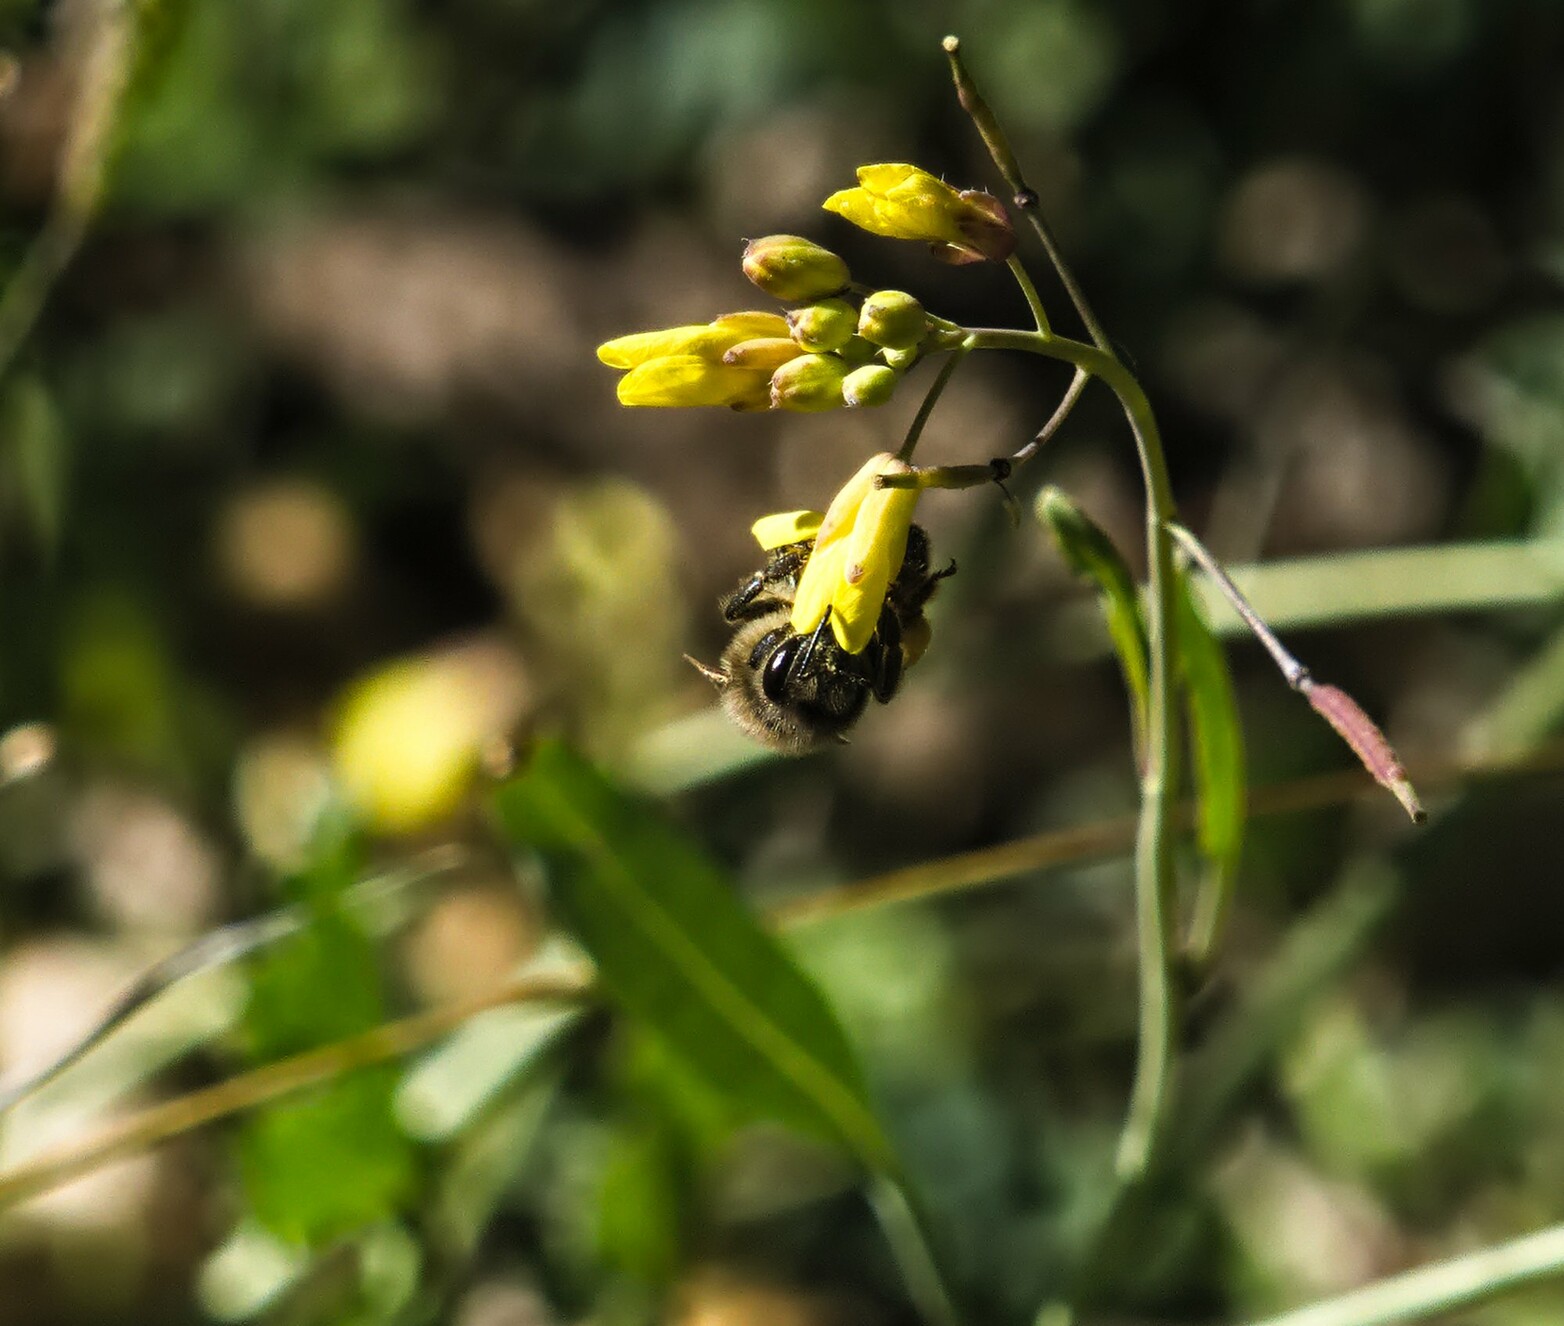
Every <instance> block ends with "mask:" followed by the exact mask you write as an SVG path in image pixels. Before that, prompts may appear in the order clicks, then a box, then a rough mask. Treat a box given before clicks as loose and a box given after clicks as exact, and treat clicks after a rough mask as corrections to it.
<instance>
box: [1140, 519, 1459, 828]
mask: <svg viewBox="0 0 1564 1326" xmlns="http://www.w3.org/2000/svg"><path fill="white" fill-rule="evenodd" d="M1168 529H1169V532H1170V533H1171V534H1172V535H1173V537H1174V538H1175V539H1177V540H1178V544H1179V546H1180V547H1181V548H1182V549H1183V550H1184V551H1185V552H1186V553H1188V554H1189V556H1190V557H1191V558H1193V559H1194V561H1195V562H1197V563H1198V564H1199V566H1200V569H1201V570H1202V571H1204V572H1205V573H1206V575H1208V576H1209V577H1210V578H1211V579H1212V581H1213V582H1215V584H1216V586H1217V588H1218V589H1220V590H1221V591H1222V596H1223V597H1224V598H1225V599H1226V600H1227V602H1228V604H1229V605H1230V606H1231V607H1232V609H1233V611H1234V612H1236V613H1237V614H1238V616H1239V618H1240V620H1241V621H1242V622H1243V623H1244V625H1245V626H1247V627H1248V628H1249V630H1250V631H1251V632H1252V633H1253V634H1254V636H1255V638H1256V639H1257V640H1259V642H1260V643H1261V644H1262V645H1264V646H1265V648H1266V651H1267V652H1268V653H1269V654H1270V655H1271V657H1272V658H1273V659H1275V660H1276V666H1277V667H1278V668H1280V669H1281V673H1282V676H1283V677H1285V678H1286V680H1287V684H1288V685H1289V686H1291V687H1292V688H1293V690H1295V691H1297V692H1298V693H1299V694H1300V695H1302V696H1303V697H1304V699H1306V700H1307V701H1308V702H1309V704H1310V705H1311V706H1312V707H1313V709H1314V712H1315V713H1317V714H1319V716H1320V717H1321V718H1323V719H1324V720H1325V721H1326V722H1327V723H1329V724H1330V725H1331V727H1333V728H1335V729H1336V732H1337V734H1338V735H1339V736H1340V737H1341V739H1342V740H1343V741H1345V742H1346V743H1347V745H1349V746H1351V747H1352V750H1353V752H1354V754H1356V755H1357V757H1358V759H1360V760H1362V761H1363V767H1364V768H1365V769H1367V770H1368V771H1369V773H1371V774H1372V775H1373V776H1374V781H1375V782H1377V783H1378V784H1379V785H1380V786H1381V787H1383V788H1385V789H1386V790H1387V791H1389V792H1390V794H1391V795H1392V796H1394V797H1395V798H1396V800H1397V801H1399V802H1400V803H1401V805H1402V808H1403V809H1404V810H1405V811H1406V813H1407V814H1408V815H1409V816H1411V819H1412V822H1413V823H1414V824H1421V823H1422V822H1423V821H1424V820H1425V819H1427V818H1428V816H1427V814H1426V813H1425V812H1424V810H1423V806H1422V803H1421V802H1420V801H1419V800H1418V799H1417V791H1416V790H1415V789H1414V788H1413V786H1412V782H1411V780H1410V779H1409V778H1408V777H1407V774H1406V770H1405V769H1404V768H1402V767H1401V761H1400V759H1399V758H1398V757H1397V755H1396V753H1395V751H1394V750H1393V749H1392V748H1391V745H1390V743H1389V742H1388V741H1387V740H1386V739H1385V734H1384V733H1383V732H1381V731H1380V730H1379V726H1378V725H1377V724H1376V723H1375V722H1374V720H1373V719H1371V718H1370V717H1369V716H1368V714H1366V713H1365V712H1364V711H1363V706H1362V705H1360V704H1359V703H1358V702H1357V701H1356V700H1354V699H1353V698H1352V697H1351V696H1350V695H1348V694H1347V692H1346V691H1344V690H1342V689H1341V688H1340V687H1339V686H1327V685H1322V684H1321V683H1319V682H1317V681H1315V680H1314V677H1313V675H1312V674H1311V673H1310V672H1309V669H1308V668H1306V667H1304V666H1303V664H1302V663H1300V662H1299V661H1298V660H1297V658H1296V657H1294V656H1293V654H1292V653H1291V652H1290V651H1289V650H1288V649H1287V647H1286V646H1285V645H1283V644H1282V642H1281V641H1280V640H1278V639H1277V638H1276V633H1275V632H1274V631H1272V630H1271V628H1270V627H1269V626H1267V625H1266V624H1265V621H1264V619H1263V618H1262V617H1261V616H1260V614H1259V613H1258V612H1256V611H1255V609H1254V605H1253V604H1252V603H1250V602H1249V600H1248V599H1246V598H1245V597H1244V594H1243V591H1242V590H1240V589H1239V588H1238V586H1237V585H1235V584H1234V583H1233V578H1232V577H1231V576H1230V575H1228V574H1227V572H1226V571H1224V570H1223V569H1222V565H1221V563H1220V562H1218V561H1217V560H1216V558H1215V557H1213V556H1212V555H1211V551H1210V549H1208V548H1207V547H1206V546H1205V544H1203V543H1201V542H1200V540H1199V539H1197V538H1196V537H1195V536H1194V535H1193V534H1191V533H1190V532H1189V530H1187V529H1185V528H1184V527H1183V526H1182V525H1170V526H1169V527H1168Z"/></svg>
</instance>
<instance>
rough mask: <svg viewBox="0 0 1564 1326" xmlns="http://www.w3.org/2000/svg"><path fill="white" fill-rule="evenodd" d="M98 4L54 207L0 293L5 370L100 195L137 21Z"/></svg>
mask: <svg viewBox="0 0 1564 1326" xmlns="http://www.w3.org/2000/svg"><path fill="white" fill-rule="evenodd" d="M99 8H100V11H101V12H100V14H99V16H98V18H97V29H96V31H95V32H94V33H93V34H92V37H91V39H90V41H89V43H88V46H87V50H86V55H85V57H84V58H83V60H82V64H81V74H80V87H79V90H78V92H77V95H76V103H75V105H74V106H73V107H72V110H71V119H70V123H69V125H68V127H67V129H66V135H65V143H64V146H63V147H62V148H61V149H60V187H59V191H58V193H57V195H56V197H55V202H54V207H53V209H52V210H51V211H50V213H49V216H48V219H47V220H46V221H45V222H44V225H43V229H42V230H41V231H40V232H39V233H38V235H37V237H36V238H35V239H34V240H33V242H32V244H31V246H30V247H29V248H28V249H27V252H26V253H25V254H23V256H22V260H21V263H20V264H19V265H18V267H17V269H16V271H15V273H14V274H13V275H12V277H11V281H10V284H9V285H7V286H6V288H5V292H4V294H0V374H4V373H5V372H6V370H7V369H9V368H10V366H11V362H12V360H13V359H15V357H16V354H17V351H19V350H20V349H21V347H22V344H23V342H24V341H25V340H26V339H27V335H28V333H29V332H31V331H32V329H33V326H34V324H35V323H36V322H37V321H38V315H39V314H40V313H41V312H42V311H43V306H44V303H45V301H46V300H47V299H48V297H49V292H50V291H51V290H52V289H53V288H54V284H55V282H56V281H58V280H59V278H60V274H61V273H62V272H64V270H65V269H66V267H67V266H69V265H70V261H71V259H72V258H74V257H75V256H76V251H77V250H78V249H79V248H80V247H81V243H82V240H83V239H84V238H85V237H86V233H87V225H88V223H89V222H90V221H91V219H92V216H93V213H94V212H96V211H97V207H98V202H99V200H100V199H101V197H102V194H103V181H104V176H105V173H106V166H107V162H108V156H109V148H110V145H111V143H112V140H113V130H114V123H115V117H116V116H117V114H118V111H119V107H120V104H121V102H122V101H123V99H124V93H125V88H126V86H127V84H128V83H129V81H130V71H131V65H132V63H133V62H134V61H133V57H134V48H135V35H136V34H135V21H136V20H135V14H134V11H133V7H132V6H131V5H129V4H127V3H119V2H113V3H108V4H104V5H102V6H100V7H99Z"/></svg>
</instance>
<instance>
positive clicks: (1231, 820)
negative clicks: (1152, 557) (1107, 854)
mask: <svg viewBox="0 0 1564 1326" xmlns="http://www.w3.org/2000/svg"><path fill="white" fill-rule="evenodd" d="M1177 598H1178V609H1177V611H1178V622H1177V628H1176V630H1175V632H1174V639H1175V642H1176V653H1177V656H1178V668H1179V677H1180V680H1181V681H1182V682H1183V685H1184V703H1185V706H1186V708H1187V711H1188V714H1189V731H1190V740H1191V744H1192V746H1193V755H1194V766H1195V768H1194V775H1195V798H1196V807H1197V809H1196V817H1195V831H1196V833H1195V836H1196V840H1197V842H1198V843H1199V844H1200V851H1201V854H1202V855H1203V856H1204V857H1205V858H1206V874H1205V878H1204V879H1203V880H1202V881H1201V885H1200V893H1199V895H1198V897H1197V900H1196V903H1195V919H1194V924H1193V927H1192V931H1191V938H1190V947H1191V951H1192V954H1193V956H1194V957H1195V958H1196V960H1197V961H1204V960H1205V959H1206V958H1208V957H1209V956H1210V954H1211V951H1212V949H1213V948H1214V947H1215V945H1216V941H1217V937H1218V934H1219V932H1220V930H1221V927H1222V921H1223V919H1224V918H1225V916H1226V914H1227V904H1228V900H1229V898H1230V897H1231V894H1232V890H1233V879H1234V877H1235V876H1236V874H1237V872H1238V862H1239V858H1240V857H1241V856H1242V855H1243V849H1244V818H1245V815H1246V814H1247V811H1248V795H1247V784H1246V780H1247V773H1246V768H1245V759H1244V731H1243V725H1242V724H1241V723H1240V721H1239V717H1238V706H1237V702H1236V701H1235V700H1234V698H1233V678H1232V675H1231V674H1230V673H1229V672H1228V668H1227V659H1226V657H1225V655H1224V654H1223V652H1222V644H1221V642H1220V641H1219V640H1218V639H1217V638H1216V636H1215V635H1213V634H1212V633H1211V628H1210V627H1209V626H1207V625H1206V620H1205V618H1204V617H1202V616H1201V615H1200V610H1199V608H1197V607H1196V606H1195V601H1194V596H1193V595H1192V594H1191V592H1190V587H1189V578H1188V576H1186V575H1184V574H1183V573H1180V575H1179V577H1178V586H1177Z"/></svg>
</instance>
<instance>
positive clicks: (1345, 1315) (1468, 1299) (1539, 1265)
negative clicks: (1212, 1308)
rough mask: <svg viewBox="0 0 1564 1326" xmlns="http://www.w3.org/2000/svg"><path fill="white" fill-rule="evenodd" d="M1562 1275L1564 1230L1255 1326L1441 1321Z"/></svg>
mask: <svg viewBox="0 0 1564 1326" xmlns="http://www.w3.org/2000/svg"><path fill="white" fill-rule="evenodd" d="M1561 1274H1564V1225H1552V1226H1550V1227H1549V1228H1547V1229H1543V1230H1539V1231H1538V1232H1537V1233H1535V1234H1528V1235H1526V1236H1525V1237H1524V1238H1518V1239H1512V1240H1511V1241H1510V1242H1508V1243H1499V1244H1495V1245H1494V1246H1493V1247H1491V1248H1479V1249H1478V1250H1477V1251H1476V1252H1469V1253H1466V1254H1465V1255H1464V1256H1459V1257H1451V1258H1449V1259H1448V1260H1446V1261H1442V1262H1435V1263H1434V1264H1433V1265H1432V1266H1422V1267H1419V1268H1418V1269H1417V1270H1415V1271H1407V1272H1405V1273H1404V1274H1402V1275H1393V1276H1391V1277H1390V1278H1389V1279H1388V1280H1381V1281H1379V1282H1378V1283H1377V1284H1372V1285H1367V1286H1365V1287H1364V1288H1362V1289H1355V1290H1353V1291H1352V1292H1351V1293H1347V1294H1342V1295H1340V1296H1339V1297H1337V1298H1330V1299H1326V1300H1325V1301H1324V1302H1321V1303H1313V1304H1310V1305H1309V1306H1308V1307H1303V1308H1298V1309H1297V1310H1296V1311H1293V1312H1284V1313H1282V1315H1281V1316H1279V1317H1267V1318H1266V1319H1265V1320H1264V1321H1263V1322H1255V1323H1252V1326H1391V1323H1394V1322H1406V1321H1420V1320H1423V1319H1425V1318H1428V1317H1433V1316H1442V1315H1443V1314H1445V1313H1447V1312H1452V1311H1454V1310H1456V1309H1457V1308H1462V1307H1465V1306H1467V1305H1468V1304H1471V1303H1477V1302H1480V1301H1481V1300H1483V1299H1486V1298H1492V1297H1494V1295H1496V1294H1502V1293H1504V1292H1505V1291H1506V1290H1510V1289H1515V1288H1517V1287H1518V1286H1520V1285H1525V1284H1529V1283H1531V1281H1533V1280H1540V1279H1543V1278H1544V1277H1546V1276H1555V1275H1561Z"/></svg>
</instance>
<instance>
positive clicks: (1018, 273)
mask: <svg viewBox="0 0 1564 1326" xmlns="http://www.w3.org/2000/svg"><path fill="white" fill-rule="evenodd" d="M1005 266H1006V267H1008V268H1009V269H1010V275H1011V276H1013V277H1015V279H1016V284H1017V285H1018V286H1020V287H1021V293H1022V295H1024V296H1025V297H1026V306H1027V308H1029V309H1031V310H1032V321H1033V322H1035V323H1036V324H1037V330H1038V332H1039V333H1040V334H1041V335H1043V336H1051V335H1052V334H1053V331H1052V328H1050V327H1049V325H1048V310H1047V309H1045V308H1044V307H1043V300H1042V296H1041V295H1039V294H1038V293H1037V287H1036V286H1035V285H1034V284H1033V283H1032V274H1031V273H1030V272H1028V271H1027V270H1026V267H1025V266H1024V265H1023V264H1022V262H1021V260H1020V259H1019V258H1017V257H1015V256H1013V255H1012V256H1011V257H1009V258H1006V259H1005Z"/></svg>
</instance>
